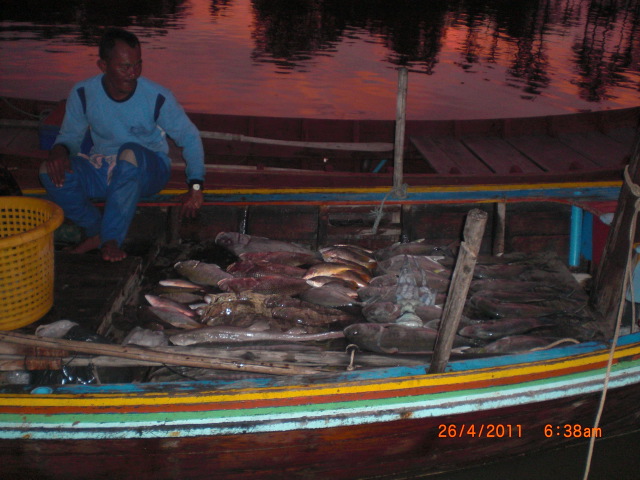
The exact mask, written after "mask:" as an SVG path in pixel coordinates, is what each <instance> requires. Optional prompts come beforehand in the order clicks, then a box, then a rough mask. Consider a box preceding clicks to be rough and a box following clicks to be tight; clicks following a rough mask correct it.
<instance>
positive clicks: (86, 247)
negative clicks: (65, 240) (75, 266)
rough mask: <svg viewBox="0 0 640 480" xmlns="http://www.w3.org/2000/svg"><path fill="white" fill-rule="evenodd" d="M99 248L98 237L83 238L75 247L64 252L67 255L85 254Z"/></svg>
mask: <svg viewBox="0 0 640 480" xmlns="http://www.w3.org/2000/svg"><path fill="white" fill-rule="evenodd" d="M99 247H100V236H99V235H95V236H93V237H89V238H85V239H84V240H83V241H81V242H80V243H79V244H77V245H76V246H75V247H71V248H69V249H67V250H66V251H67V252H69V253H87V252H90V251H91V250H95V249H97V248H99Z"/></svg>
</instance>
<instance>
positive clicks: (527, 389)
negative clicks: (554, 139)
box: [0, 334, 640, 479]
mask: <svg viewBox="0 0 640 480" xmlns="http://www.w3.org/2000/svg"><path fill="white" fill-rule="evenodd" d="M621 343H622V345H620V344H619V347H618V349H617V352H616V355H615V358H614V360H613V367H612V369H611V372H610V374H609V376H608V377H609V388H608V391H607V395H606V407H605V409H604V412H603V416H602V419H601V422H600V423H599V424H598V426H597V428H594V424H593V422H594V418H595V416H596V412H597V408H598V404H599V401H600V398H601V392H602V388H603V382H604V378H605V376H606V362H607V360H608V355H607V352H608V350H607V349H606V347H605V346H604V345H598V344H593V343H592V344H581V345H575V346H570V347H561V348H558V349H553V350H549V351H546V352H545V351H542V352H535V353H530V354H523V355H514V356H507V357H495V358H494V359H480V360H470V361H463V362H453V363H451V364H450V368H449V371H448V372H446V373H444V374H437V375H427V374H425V373H424V371H425V369H424V368H423V367H411V368H400V367H399V368H391V369H381V370H373V371H363V372H358V373H351V374H336V375H329V376H326V377H322V378H318V379H313V378H310V377H305V378H302V377H300V378H291V379H280V380H272V381H266V380H259V381H258V380H256V381H253V382H252V381H244V382H240V383H235V384H234V383H233V382H232V383H227V384H217V385H214V384H212V383H210V382H185V383H178V384H157V385H140V386H137V387H136V386H134V385H119V386H117V385H116V386H68V387H51V388H48V389H45V390H42V389H33V388H32V387H31V389H29V388H25V392H22V393H13V394H12V393H3V394H2V395H1V397H0V452H1V453H0V461H1V463H0V472H1V473H2V475H3V477H5V478H65V479H75V478H77V479H85V478H109V477H111V478H112V477H114V476H117V477H118V478H124V477H126V478H134V477H135V478H155V479H158V478H189V479H191V478H193V479H196V478H211V476H212V475H213V476H215V478H225V479H227V478H230V479H244V478H281V477H282V475H283V474H284V475H286V476H287V478H338V479H353V478H396V477H400V476H402V475H418V474H427V473H435V472H443V471H449V470H456V469H459V468H462V467H465V466H471V465H477V464H482V463H487V462H491V461H495V460H499V459H504V458H506V457H509V456H512V455H517V454H522V453H525V452H532V451H535V450H539V449H546V448H555V447H559V446H562V445H568V444H571V443H576V442H586V441H587V440H588V439H590V438H591V437H596V438H610V437H612V436H615V435H618V434H620V433H624V432H629V431H633V430H637V429H638V427H640V413H639V412H638V410H637V402H638V400H639V399H640V335H638V334H634V335H628V336H626V337H625V338H623V339H622V341H621ZM425 367H426V366H425ZM483 367H484V368H483ZM471 425H473V429H471V428H470V426H471ZM9 475H10V477H9Z"/></svg>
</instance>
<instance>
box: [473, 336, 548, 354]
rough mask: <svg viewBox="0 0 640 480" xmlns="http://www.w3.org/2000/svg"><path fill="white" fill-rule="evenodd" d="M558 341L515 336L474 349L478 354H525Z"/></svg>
mask: <svg viewBox="0 0 640 480" xmlns="http://www.w3.org/2000/svg"><path fill="white" fill-rule="evenodd" d="M555 340H556V339H549V338H543V337H535V336H533V335H513V336H509V337H503V338H501V339H499V340H496V341H495V342H491V343H489V344H488V345H485V346H484V347H482V348H478V349H473V350H474V351H477V352H478V353H523V352H527V351H530V350H533V349H538V348H544V347H547V346H549V345H551V344H552V343H553V342H554V341H555Z"/></svg>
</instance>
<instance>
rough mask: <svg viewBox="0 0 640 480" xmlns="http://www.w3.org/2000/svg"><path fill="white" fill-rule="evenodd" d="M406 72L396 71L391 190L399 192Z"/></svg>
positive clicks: (402, 153)
mask: <svg viewBox="0 0 640 480" xmlns="http://www.w3.org/2000/svg"><path fill="white" fill-rule="evenodd" d="M408 77H409V75H408V72H407V69H406V68H405V67H402V68H400V70H398V96H397V101H396V137H395V143H394V147H393V190H394V191H395V192H400V191H401V189H402V177H403V170H404V131H405V119H406V114H407V85H408Z"/></svg>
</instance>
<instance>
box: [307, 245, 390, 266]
mask: <svg viewBox="0 0 640 480" xmlns="http://www.w3.org/2000/svg"><path fill="white" fill-rule="evenodd" d="M319 252H320V254H321V255H322V258H323V259H324V261H325V262H337V263H341V262H343V261H345V262H349V263H355V264H357V265H360V266H362V267H364V268H366V269H367V270H369V271H370V272H373V271H374V270H375V269H376V266H377V265H378V262H377V261H376V260H375V259H374V258H373V256H372V255H370V254H365V253H363V252H362V250H358V249H355V248H351V247H349V246H332V247H324V248H321V249H320V250H319Z"/></svg>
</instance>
